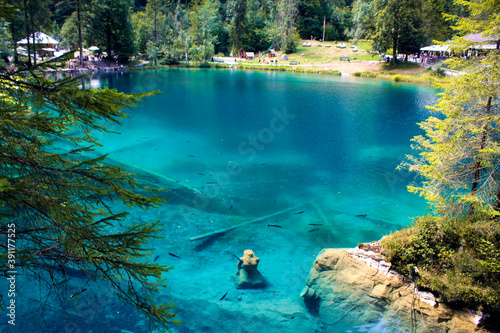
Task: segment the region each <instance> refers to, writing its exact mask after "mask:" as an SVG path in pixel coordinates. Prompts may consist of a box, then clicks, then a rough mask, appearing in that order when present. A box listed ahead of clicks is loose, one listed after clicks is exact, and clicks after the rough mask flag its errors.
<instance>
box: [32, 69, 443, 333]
mask: <svg viewBox="0 0 500 333" xmlns="http://www.w3.org/2000/svg"><path fill="white" fill-rule="evenodd" d="M83 86H84V87H86V88H88V87H94V88H95V87H102V86H108V87H110V88H115V89H117V90H119V91H123V92H133V93H135V92H145V91H150V90H157V89H158V90H161V91H162V92H163V93H162V94H159V95H156V96H153V97H150V98H148V99H146V100H145V101H144V102H142V103H141V104H140V105H139V106H138V107H137V108H134V109H131V110H130V111H129V115H130V116H131V118H129V119H125V120H124V121H123V125H122V126H116V125H110V127H109V129H110V130H113V131H117V132H120V133H121V134H119V135H118V134H99V135H98V137H99V139H100V140H101V142H102V143H103V147H101V148H99V149H98V153H108V154H109V159H110V161H111V162H112V163H116V164H120V165H124V166H126V167H128V168H130V170H133V171H134V172H137V175H138V178H144V180H145V181H148V182H150V183H153V184H156V185H158V186H161V187H163V188H165V189H166V190H168V191H169V192H167V194H166V197H169V198H171V200H169V201H167V202H166V203H165V204H164V205H163V206H162V207H161V208H159V209H155V210H153V211H148V212H144V211H138V210H137V211H136V210H134V211H131V214H130V216H129V221H130V222H133V221H136V220H138V219H141V220H144V219H155V220H156V219H160V220H162V221H163V222H164V231H163V232H162V233H161V236H163V238H162V239H159V240H155V241H154V242H153V243H152V244H151V246H152V248H153V257H157V256H158V258H159V259H158V262H159V263H161V264H164V265H168V266H173V267H174V269H173V270H172V271H171V272H170V273H168V274H167V275H166V278H167V285H168V287H167V289H166V290H165V291H164V292H163V293H162V294H161V295H160V296H159V297H158V301H159V302H168V301H170V300H173V301H174V302H175V304H176V305H177V310H176V311H177V312H178V313H179V319H180V320H182V321H186V324H184V325H183V326H181V327H180V328H173V332H259V333H266V332H292V331H296V332H362V331H369V330H370V329H371V330H372V331H386V330H385V329H384V327H385V326H384V325H383V324H381V322H380V321H379V322H373V321H370V322H366V321H364V320H363V319H360V318H357V317H356V314H355V311H353V312H352V314H351V315H350V316H346V318H345V319H343V320H342V322H341V323H339V325H337V326H335V328H328V327H324V325H323V324H322V323H321V320H319V319H320V318H319V317H318V314H317V313H312V312H310V311H309V310H308V309H307V308H306V307H305V306H304V304H303V300H302V299H301V298H300V297H298V295H299V293H300V291H301V289H302V288H303V286H304V283H305V280H306V278H307V275H308V272H309V270H310V268H311V266H312V263H313V262H314V259H315V256H316V255H317V254H318V253H319V251H321V250H322V249H323V248H329V247H330V248H347V247H355V246H356V245H357V244H358V243H360V242H369V241H374V240H378V239H380V238H381V237H382V236H384V235H386V234H388V233H390V232H392V231H395V230H398V229H401V228H402V227H404V226H406V225H408V224H410V223H411V218H412V217H414V216H418V215H423V214H425V213H426V203H425V202H424V200H422V199H421V198H419V197H418V196H416V195H413V194H410V193H408V192H407V190H406V186H407V185H408V184H409V183H410V182H412V181H413V180H414V177H415V175H413V174H409V173H407V172H405V171H397V170H396V167H397V166H398V164H399V163H400V162H401V161H402V160H403V159H404V156H405V154H409V153H410V152H411V148H410V144H411V142H410V140H411V138H412V137H413V136H415V135H418V134H420V129H419V127H418V125H417V123H418V122H420V121H423V120H424V119H426V118H427V117H428V116H429V115H430V112H429V111H428V110H427V109H426V108H425V106H426V105H432V104H433V103H434V102H435V100H436V96H435V94H436V91H435V90H434V89H433V88H431V87H425V86H415V85H406V84H398V83H393V82H382V81H376V80H363V79H359V78H353V77H346V76H342V77H337V76H325V75H306V74H292V73H279V72H254V71H236V70H164V71H137V72H113V73H100V74H95V75H93V76H91V77H88V78H86V79H85V81H84V83H83ZM117 208H118V209H121V208H122V207H117ZM268 215H270V216H271V217H269V218H265V219H262V220H258V219H259V218H260V217H265V216H268ZM256 219H257V220H258V221H256V223H252V224H247V225H243V226H242V227H239V228H236V229H234V230H231V231H229V232H227V233H223V234H220V235H218V236H217V237H211V238H206V239H202V240H198V241H190V240H189V239H190V238H192V237H196V236H199V235H202V234H205V233H209V232H213V231H214V230H218V229H222V228H227V227H230V226H233V225H237V224H240V223H245V222H248V221H253V220H256ZM125 223H126V222H125ZM246 249H252V250H253V251H254V252H255V254H256V255H257V256H258V257H259V258H260V259H261V262H260V264H259V270H260V272H261V273H262V274H263V275H264V276H265V277H266V278H267V280H268V282H269V285H268V287H267V288H264V289H255V290H241V289H236V288H235V285H234V281H233V276H234V273H235V271H236V265H237V261H236V260H235V258H234V256H233V255H236V256H237V257H241V256H242V254H243V251H244V250H246ZM172 254H175V255H176V256H175V257H174V256H172ZM74 288H75V289H76V290H79V289H78V288H80V286H78V285H76V286H75V287H74ZM104 289H105V288H104ZM223 295H226V296H225V297H224V298H223V299H222V300H221V298H222V296H223ZM85 297H88V298H87V299H86V298H85ZM92 297H94V298H92ZM97 297H102V294H101V295H95V294H90V293H89V294H88V295H82V298H81V299H80V300H79V301H78V302H80V303H79V304H80V305H79V306H80V307H79V309H80V311H81V309H82V306H83V304H85V306H83V308H84V309H85V311H90V313H92V315H93V318H94V319H93V320H92V321H81V320H80V321H78V320H76V319H74V318H73V319H72V318H71V315H70V316H69V317H67V318H68V319H64V320H61V321H60V322H59V323H58V324H57V325H56V326H49V325H55V324H53V323H52V324H49V323H42V324H41V325H45V326H44V329H41V330H40V331H43V332H58V331H60V330H59V329H62V328H61V327H66V326H67V324H68V323H75V322H76V323H77V324H75V326H76V327H77V328H79V329H81V331H83V332H88V331H93V332H98V331H99V332H115V331H117V332H120V330H126V331H131V332H147V331H148V328H147V324H146V323H145V322H144V319H143V318H142V317H141V316H139V315H137V314H136V313H135V312H134V311H133V310H132V309H129V308H127V307H122V306H121V305H120V303H119V302H118V301H115V300H114V299H113V298H110V301H109V302H107V303H103V302H102V300H97ZM110 297H111V296H110ZM95 302H97V303H100V304H101V306H100V307H98V308H99V309H98V310H95ZM102 304H104V305H102ZM76 311H77V312H78V311H79V310H76ZM54 316H55V315H54ZM65 318H66V317H65ZM42 322H43V321H42ZM300 328H302V330H301V329H300ZM391 330H392V329H391Z"/></svg>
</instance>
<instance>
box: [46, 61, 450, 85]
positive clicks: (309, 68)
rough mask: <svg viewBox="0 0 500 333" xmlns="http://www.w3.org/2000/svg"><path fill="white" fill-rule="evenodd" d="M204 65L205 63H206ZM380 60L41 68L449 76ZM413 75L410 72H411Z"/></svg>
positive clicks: (427, 79)
mask: <svg viewBox="0 0 500 333" xmlns="http://www.w3.org/2000/svg"><path fill="white" fill-rule="evenodd" d="M143 64H144V65H143ZM205 64H206V65H205ZM383 64H385V63H383V62H375V61H363V60H361V61H353V62H351V63H346V62H342V61H336V62H330V63H328V64H319V65H316V64H313V65H309V64H297V65H275V64H269V65H267V64H248V63H242V59H240V60H239V62H238V61H235V63H234V64H228V63H227V62H206V63H203V62H202V63H200V62H188V63H186V62H181V63H179V64H175V65H156V66H155V65H152V64H151V63H149V62H146V63H142V64H137V65H134V66H120V67H118V66H106V67H102V66H95V67H83V68H82V67H80V68H64V69H59V70H54V69H47V70H43V72H44V73H45V74H55V73H63V74H64V73H68V74H77V75H84V74H90V73H100V72H115V71H136V70H157V69H171V68H179V69H180V68H186V69H238V70H259V71H280V72H291V73H303V74H319V75H336V76H352V77H362V78H365V79H366V78H370V79H378V80H383V81H388V82H398V83H411V84H424V85H433V84H435V83H438V82H444V81H446V80H449V79H450V78H449V77H439V76H436V75H434V74H433V72H431V70H429V69H418V68H417V69H413V70H408V69H404V68H402V69H399V68H395V69H391V70H384V69H383V68H382V65H383ZM415 71H420V72H422V71H429V72H428V73H424V74H422V73H420V74H419V73H417V75H415V74H414V73H415ZM412 74H413V75H412Z"/></svg>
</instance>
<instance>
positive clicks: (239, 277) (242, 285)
mask: <svg viewBox="0 0 500 333" xmlns="http://www.w3.org/2000/svg"><path fill="white" fill-rule="evenodd" d="M259 261H260V258H257V257H256V256H255V254H254V253H253V251H252V250H245V251H244V252H243V257H241V258H240V260H239V261H238V270H237V271H236V288H238V289H251V288H261V287H264V286H265V285H266V283H267V282H266V279H265V278H264V276H262V274H260V272H259V271H258V270H257V266H258V265H259Z"/></svg>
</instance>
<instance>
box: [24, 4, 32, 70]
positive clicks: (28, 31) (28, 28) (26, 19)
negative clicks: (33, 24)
mask: <svg viewBox="0 0 500 333" xmlns="http://www.w3.org/2000/svg"><path fill="white" fill-rule="evenodd" d="M24 20H25V22H26V40H27V41H28V44H27V48H28V65H29V66H31V45H30V35H31V33H30V25H29V24H28V4H27V1H26V0H24Z"/></svg>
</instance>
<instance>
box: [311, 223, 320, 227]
mask: <svg viewBox="0 0 500 333" xmlns="http://www.w3.org/2000/svg"><path fill="white" fill-rule="evenodd" d="M309 225H312V226H315V227H322V226H323V225H322V224H321V223H309Z"/></svg>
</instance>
